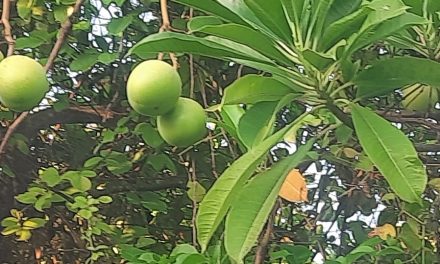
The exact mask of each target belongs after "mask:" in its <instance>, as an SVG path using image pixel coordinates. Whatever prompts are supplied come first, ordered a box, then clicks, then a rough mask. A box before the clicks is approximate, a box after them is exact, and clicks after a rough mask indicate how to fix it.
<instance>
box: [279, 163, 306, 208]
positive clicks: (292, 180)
mask: <svg viewBox="0 0 440 264" xmlns="http://www.w3.org/2000/svg"><path fill="white" fill-rule="evenodd" d="M279 196H280V197H281V198H283V199H285V200H287V201H289V202H307V186H306V181H305V179H304V177H303V176H302V175H301V173H300V172H299V171H298V170H292V171H291V172H290V173H289V175H287V177H286V180H285V181H284V183H283V185H282V186H281V189H280V193H279Z"/></svg>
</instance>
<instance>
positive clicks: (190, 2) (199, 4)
mask: <svg viewBox="0 0 440 264" xmlns="http://www.w3.org/2000/svg"><path fill="white" fill-rule="evenodd" d="M173 1H174V2H177V3H181V4H184V5H187V6H190V7H194V8H195V9H198V10H200V11H203V12H206V13H208V14H211V15H215V16H217V17H219V18H221V19H223V20H225V21H229V22H234V23H237V24H242V25H246V22H244V20H243V19H241V18H240V17H239V16H237V15H236V14H234V13H233V12H231V11H230V10H228V9H227V8H225V7H224V6H223V5H221V4H219V3H218V2H217V1H215V0H203V1H200V0H173Z"/></svg>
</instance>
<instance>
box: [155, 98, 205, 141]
mask: <svg viewBox="0 0 440 264" xmlns="http://www.w3.org/2000/svg"><path fill="white" fill-rule="evenodd" d="M206 120H207V116H206V113H205V111H204V110H203V107H202V106H201V105H200V104H199V103H197V102H196V101H194V100H191V99H188V98H183V97H180V98H179V100H178V101H177V103H176V106H175V107H174V109H173V110H172V111H171V112H169V113H167V114H165V115H162V116H159V117H158V118H157V128H158V130H159V134H160V135H161V136H162V138H163V139H164V140H165V141H166V142H167V143H168V144H170V145H173V146H177V147H187V146H190V145H192V144H194V143H196V142H197V141H199V140H201V139H202V138H203V137H204V136H205V135H206Z"/></svg>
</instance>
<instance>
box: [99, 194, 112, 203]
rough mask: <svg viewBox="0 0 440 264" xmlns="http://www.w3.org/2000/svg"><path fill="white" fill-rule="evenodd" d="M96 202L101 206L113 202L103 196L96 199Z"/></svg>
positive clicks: (108, 197)
mask: <svg viewBox="0 0 440 264" xmlns="http://www.w3.org/2000/svg"><path fill="white" fill-rule="evenodd" d="M98 201H99V202H100V203H103V204H109V203H111V202H113V199H112V198H111V197H110V196H107V195H104V196H100V197H99V198H98Z"/></svg>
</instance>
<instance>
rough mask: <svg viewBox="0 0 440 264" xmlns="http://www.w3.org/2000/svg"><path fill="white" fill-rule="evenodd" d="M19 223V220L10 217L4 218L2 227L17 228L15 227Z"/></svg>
mask: <svg viewBox="0 0 440 264" xmlns="http://www.w3.org/2000/svg"><path fill="white" fill-rule="evenodd" d="M18 222H19V220H18V218H15V217H11V216H10V217H6V218H3V219H2V222H1V225H2V226H3V227H8V226H15V225H18Z"/></svg>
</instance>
